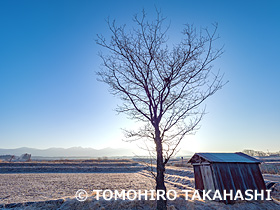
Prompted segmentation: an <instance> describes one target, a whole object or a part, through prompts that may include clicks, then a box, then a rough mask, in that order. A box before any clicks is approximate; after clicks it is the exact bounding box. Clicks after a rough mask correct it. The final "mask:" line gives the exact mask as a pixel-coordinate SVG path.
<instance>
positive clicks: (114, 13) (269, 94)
mask: <svg viewBox="0 0 280 210" xmlns="http://www.w3.org/2000/svg"><path fill="white" fill-rule="evenodd" d="M155 8H157V9H159V10H161V12H162V14H163V15H164V16H166V17H167V22H168V23H170V30H169V32H168V35H169V43H170V44H176V43H177V42H178V41H179V40H180V39H181V38H182V35H181V32H182V30H183V28H184V24H186V23H190V24H194V26H196V27H198V28H200V27H211V24H212V23H215V22H217V23H218V34H219V35H220V37H221V38H220V39H219V44H220V45H223V44H224V45H225V47H224V50H225V53H224V54H223V55H222V57H221V58H219V59H217V60H216V61H215V63H214V68H215V69H220V70H221V72H223V73H225V76H224V80H226V81H227V80H228V81H229V83H227V84H226V85H225V86H224V87H223V88H222V90H221V91H218V92H217V93H216V94H215V95H214V96H212V97H211V98H209V99H208V100H207V101H206V102H205V104H204V105H205V106H206V110H207V115H205V116H204V118H203V120H202V121H201V123H200V126H201V128H200V129H199V130H198V131H197V133H196V134H195V135H192V136H186V137H185V139H184V140H183V142H182V144H181V148H182V149H183V150H189V151H192V152H235V151H242V150H243V149H253V150H262V151H270V152H274V151H279V150H280V146H279V145H280V144H279V140H280V135H279V134H280V133H279V128H280V97H279V91H280V82H279V78H280V69H279V63H278V62H279V60H280V53H279V47H280V40H279V37H280V24H279V21H280V13H279V9H280V2H279V1H249V0H248V1H240V0H238V1H218V0H215V1H207V0H205V1H183V0H175V1H167V0H163V1H159V0H153V1H148V0H145V1H135V0H133V1H132V0H130V1H128V0H119V1H113V0H110V1H109V0H106V1H86V0H85V1H76V0H75V1H73V0H69V1H56V0H48V1H35V0H28V1H27V0H23V1H14V0H12V1H8V0H2V1H0V27H1V33H0V58H1V62H0V97H1V99H0V143H1V145H0V148H18V147H31V148H39V149H45V148H50V147H62V148H69V147H78V146H81V147H91V148H95V149H101V148H105V147H112V148H131V149H135V148H137V147H136V144H135V143H127V142H124V141H122V139H124V136H123V132H122V130H121V128H133V127H137V122H136V121H133V120H130V119H127V117H126V115H117V114H116V112H115V111H114V109H115V108H116V107H117V104H118V103H120V100H119V99H118V98H117V97H114V96H113V95H111V94H110V93H109V91H108V87H107V86H106V85H105V84H103V83H101V82H98V81H97V76H96V73H95V72H96V71H98V70H99V69H100V65H101V59H100V58H99V57H98V52H99V51H100V50H102V49H101V47H100V46H98V45H97V44H96V43H95V39H96V34H103V35H104V36H107V37H109V36H110V33H109V32H110V31H109V29H108V26H107V24H106V22H105V19H106V18H107V17H110V19H116V22H117V24H126V25H127V27H128V28H130V27H131V26H133V23H132V17H133V15H134V14H136V13H140V12H141V11H142V9H145V11H146V12H147V14H148V18H150V19H153V18H154V17H155V11H156V9H155Z"/></svg>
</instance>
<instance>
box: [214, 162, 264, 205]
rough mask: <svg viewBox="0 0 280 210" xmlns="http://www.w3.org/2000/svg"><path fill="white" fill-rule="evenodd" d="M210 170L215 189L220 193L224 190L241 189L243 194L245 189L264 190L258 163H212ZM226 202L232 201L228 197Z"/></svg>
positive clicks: (234, 190) (234, 191)
mask: <svg viewBox="0 0 280 210" xmlns="http://www.w3.org/2000/svg"><path fill="white" fill-rule="evenodd" d="M211 166H212V172H213V176H214V184H215V186H216V189H218V190H220V192H221V193H222V192H223V191H224V190H226V191H227V192H229V191H230V190H233V194H235V193H236V191H237V190H241V192H242V193H243V195H244V196H245V194H244V192H245V190H247V189H251V190H258V191H259V192H260V191H261V190H265V189H266V186H265V183H264V180H263V177H262V174H261V172H260V169H259V165H258V164H248V163H213V164H212V165H211ZM226 203H233V201H230V200H229V198H228V199H227V201H226Z"/></svg>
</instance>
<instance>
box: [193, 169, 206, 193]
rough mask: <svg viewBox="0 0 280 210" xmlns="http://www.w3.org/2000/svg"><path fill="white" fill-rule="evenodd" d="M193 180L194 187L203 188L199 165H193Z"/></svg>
mask: <svg viewBox="0 0 280 210" xmlns="http://www.w3.org/2000/svg"><path fill="white" fill-rule="evenodd" d="M193 169H194V180H195V189H197V190H204V185H203V179H202V176H201V171H200V165H194V166H193Z"/></svg>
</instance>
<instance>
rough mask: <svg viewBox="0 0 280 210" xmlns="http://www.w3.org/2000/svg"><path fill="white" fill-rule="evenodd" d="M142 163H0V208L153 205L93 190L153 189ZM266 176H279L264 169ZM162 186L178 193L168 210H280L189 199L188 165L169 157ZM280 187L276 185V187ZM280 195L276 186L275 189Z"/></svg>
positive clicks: (257, 203)
mask: <svg viewBox="0 0 280 210" xmlns="http://www.w3.org/2000/svg"><path fill="white" fill-rule="evenodd" d="M145 167H146V166H145V165H144V164H141V163H140V162H136V161H133V160H100V159H99V160H60V161H31V162H28V163H20V162H18V163H7V162H1V163H0V208H1V209H34V210H35V209H65V210H66V209H155V201H151V200H150V201H145V200H137V199H136V200H135V201H129V200H127V199H126V200H125V201H123V200H121V199H118V200H116V201H115V200H111V201H106V200H104V199H101V200H99V201H97V200H96V194H94V193H92V191H93V190H97V189H98V190H106V189H110V190H112V191H114V190H118V191H121V190H125V191H126V192H127V191H129V190H131V189H133V190H136V191H138V190H142V191H144V190H153V189H155V182H154V179H153V176H152V174H151V173H150V172H149V171H147V170H146V168H145ZM264 177H265V178H267V180H266V181H269V180H271V179H276V180H278V181H279V176H277V175H275V174H274V175H273V174H272V175H271V174H265V175H264ZM166 186H167V189H168V190H170V189H172V190H175V191H176V192H178V193H177V198H176V199H175V200H174V201H169V202H168V205H169V207H168V208H169V209H239V210H240V209H280V205H278V204H276V203H275V202H273V201H254V202H251V201H250V202H249V201H247V202H245V201H238V202H236V203H235V204H234V205H225V204H224V203H221V202H217V201H209V200H206V201H203V200H194V201H192V200H188V201H186V199H185V195H184V194H183V193H181V192H182V190H183V189H191V190H194V174H193V169H192V167H191V166H189V165H187V164H186V163H184V162H181V160H180V161H179V160H178V161H177V160H173V161H171V163H170V165H169V166H168V167H167V169H166ZM79 189H84V190H85V191H86V192H87V193H88V196H89V198H88V199H87V200H86V201H84V202H79V201H77V200H76V198H75V193H76V192H77V190H79ZM277 189H278V190H280V189H279V188H277ZM273 195H274V197H277V196H278V197H279V191H277V193H275V192H274V194H273Z"/></svg>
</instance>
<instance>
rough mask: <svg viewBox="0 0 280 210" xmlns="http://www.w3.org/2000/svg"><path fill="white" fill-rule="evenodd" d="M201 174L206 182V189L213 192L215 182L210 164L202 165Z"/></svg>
mask: <svg viewBox="0 0 280 210" xmlns="http://www.w3.org/2000/svg"><path fill="white" fill-rule="evenodd" d="M200 169H201V176H202V179H203V184H204V189H205V190H206V191H207V190H212V192H214V191H215V186H214V182H213V175H212V170H211V167H210V165H201V166H200Z"/></svg>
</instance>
